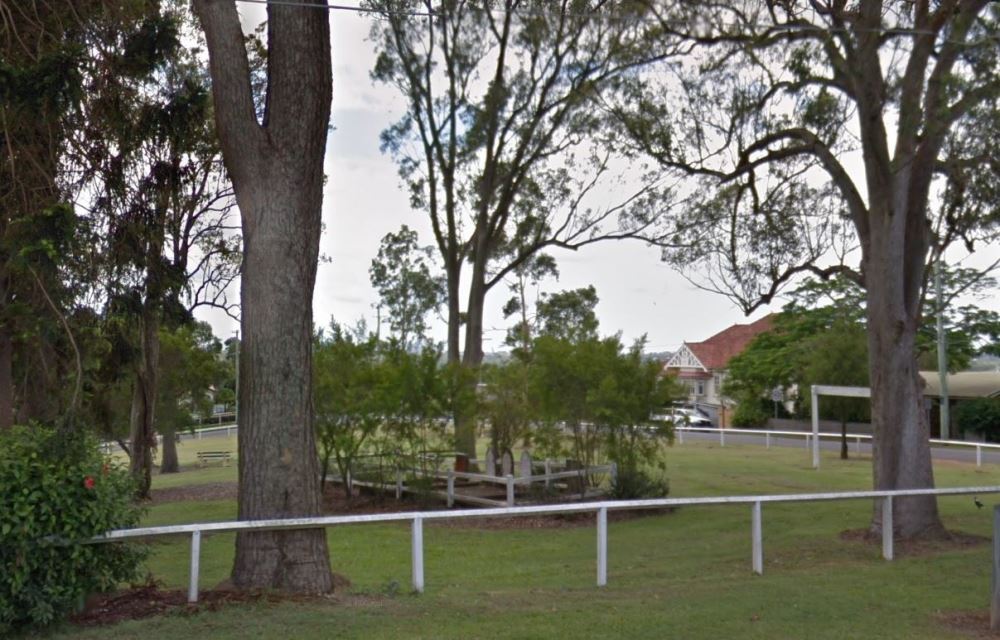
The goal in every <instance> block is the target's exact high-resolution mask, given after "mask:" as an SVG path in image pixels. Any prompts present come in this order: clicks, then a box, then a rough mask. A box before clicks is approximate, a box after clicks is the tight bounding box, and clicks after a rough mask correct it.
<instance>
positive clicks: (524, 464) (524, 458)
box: [518, 451, 531, 478]
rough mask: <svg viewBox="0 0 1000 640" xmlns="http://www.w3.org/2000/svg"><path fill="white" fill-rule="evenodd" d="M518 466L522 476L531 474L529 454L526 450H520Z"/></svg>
mask: <svg viewBox="0 0 1000 640" xmlns="http://www.w3.org/2000/svg"><path fill="white" fill-rule="evenodd" d="M518 466H519V467H520V471H521V473H520V476H521V477H522V478H527V477H530V476H531V454H530V453H528V452H527V451H522V452H521V464H520V465H518Z"/></svg>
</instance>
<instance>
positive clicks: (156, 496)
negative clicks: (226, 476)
mask: <svg viewBox="0 0 1000 640" xmlns="http://www.w3.org/2000/svg"><path fill="white" fill-rule="evenodd" d="M150 499H151V502H152V504H162V503H164V502H186V501H189V500H235V499H236V483H235V482H210V483H208V484H193V485H187V486H183V487H170V488H168V489H153V491H152V492H151V494H150Z"/></svg>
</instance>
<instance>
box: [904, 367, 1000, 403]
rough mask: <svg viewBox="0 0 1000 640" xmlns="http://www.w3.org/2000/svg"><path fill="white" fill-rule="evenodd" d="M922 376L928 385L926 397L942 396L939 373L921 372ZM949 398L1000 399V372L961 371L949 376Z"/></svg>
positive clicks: (925, 392)
mask: <svg viewBox="0 0 1000 640" xmlns="http://www.w3.org/2000/svg"><path fill="white" fill-rule="evenodd" d="M920 376H921V377H922V378H923V379H924V382H926V383H927V386H926V387H925V388H924V395H925V396H933V397H935V398H936V397H939V396H940V395H941V380H940V378H939V377H938V372H937V371H921V372H920ZM948 396H949V397H951V398H997V397H1000V372H997V371H959V372H958V373H951V374H948Z"/></svg>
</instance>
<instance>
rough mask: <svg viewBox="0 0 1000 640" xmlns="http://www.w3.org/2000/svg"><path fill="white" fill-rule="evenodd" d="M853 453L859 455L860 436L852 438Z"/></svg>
mask: <svg viewBox="0 0 1000 640" xmlns="http://www.w3.org/2000/svg"><path fill="white" fill-rule="evenodd" d="M854 453H856V454H858V455H861V436H858V437H857V438H855V439H854Z"/></svg>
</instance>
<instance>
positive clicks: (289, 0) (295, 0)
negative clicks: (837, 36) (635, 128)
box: [235, 0, 1000, 45]
mask: <svg viewBox="0 0 1000 640" xmlns="http://www.w3.org/2000/svg"><path fill="white" fill-rule="evenodd" d="M235 1H236V2H242V3H246V4H260V5H274V6H283V7H303V8H309V9H326V10H329V11H349V12H353V13H360V14H364V15H403V16H413V17H424V18H434V17H446V16H447V15H448V14H447V13H445V12H442V11H433V10H430V11H418V10H414V9H377V8H373V7H363V6H356V5H342V4H330V3H323V2H304V1H302V0H235ZM994 1H1000V0H994ZM468 10H469V11H470V12H479V13H493V14H503V13H507V12H508V11H509V12H510V13H512V14H513V15H520V16H553V17H569V18H597V19H601V20H611V19H615V20H634V21H637V22H647V23H652V24H662V25H667V26H673V27H685V26H691V24H692V23H691V21H690V20H683V19H678V20H666V19H661V18H655V17H643V18H637V17H636V16H621V17H617V16H614V15H609V13H608V12H606V11H605V12H599V11H593V12H588V13H564V12H558V11H543V10H532V9H524V8H520V9H512V10H508V9H492V8H490V9H484V8H481V7H468ZM710 26H713V27H722V28H735V27H754V28H758V29H772V30H775V31H816V32H824V33H879V34H892V35H904V36H905V35H909V36H921V35H927V36H937V35H941V33H940V32H939V31H933V30H930V29H916V28H912V27H885V28H867V27H855V28H852V27H833V26H829V25H810V24H764V23H759V22H743V23H727V24H716V25H710ZM997 41H1000V35H988V36H986V37H984V38H982V39H980V40H975V41H961V40H944V42H950V43H954V44H966V45H978V44H987V43H992V42H997Z"/></svg>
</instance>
